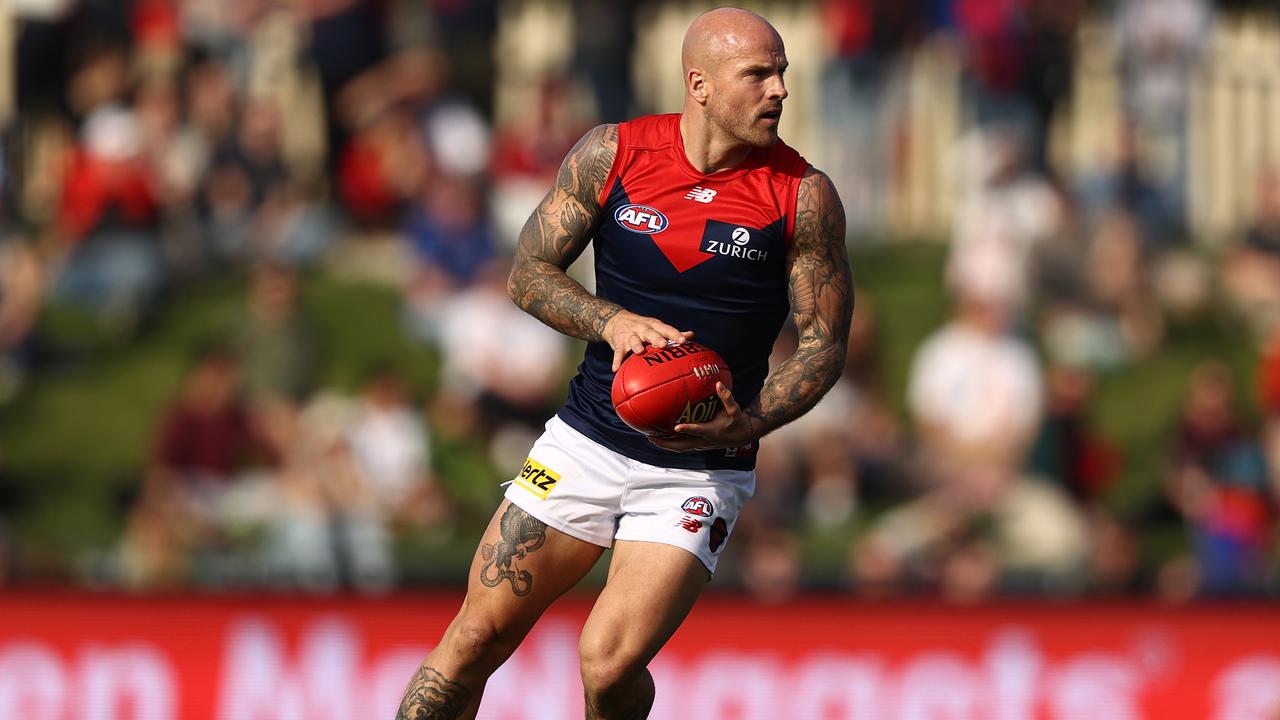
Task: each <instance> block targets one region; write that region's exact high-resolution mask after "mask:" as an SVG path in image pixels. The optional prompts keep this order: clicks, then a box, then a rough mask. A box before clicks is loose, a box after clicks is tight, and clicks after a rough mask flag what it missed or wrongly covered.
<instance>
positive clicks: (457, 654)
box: [441, 612, 525, 673]
mask: <svg viewBox="0 0 1280 720" xmlns="http://www.w3.org/2000/svg"><path fill="white" fill-rule="evenodd" d="M524 635H525V634H524V633H523V632H516V631H514V630H512V629H510V628H503V627H501V626H499V625H498V624H496V623H494V622H493V621H492V620H491V619H490V618H487V617H484V616H483V615H479V614H475V613H466V612H464V613H462V614H461V615H459V616H458V617H457V619H455V620H454V622H453V625H451V626H450V627H449V631H448V632H447V633H445V636H444V638H443V639H442V641H441V645H443V646H445V648H447V650H448V651H449V652H451V653H452V654H453V656H454V659H455V661H456V662H457V663H458V664H460V665H462V666H463V667H465V668H467V669H470V670H479V671H481V672H485V673H488V672H492V671H494V670H496V669H497V668H498V666H499V665H501V664H502V663H503V662H505V661H506V659H507V658H508V657H510V655H511V653H513V652H515V649H516V647H517V646H518V645H519V644H520V641H521V640H523V639H524Z"/></svg>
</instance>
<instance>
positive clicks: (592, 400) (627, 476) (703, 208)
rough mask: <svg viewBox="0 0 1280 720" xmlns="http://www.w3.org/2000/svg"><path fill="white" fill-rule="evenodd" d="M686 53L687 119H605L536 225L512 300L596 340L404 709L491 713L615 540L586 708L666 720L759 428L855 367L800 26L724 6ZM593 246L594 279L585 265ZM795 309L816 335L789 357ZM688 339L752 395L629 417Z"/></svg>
mask: <svg viewBox="0 0 1280 720" xmlns="http://www.w3.org/2000/svg"><path fill="white" fill-rule="evenodd" d="M681 61H682V65H683V68H684V80H685V101H684V110H683V112H682V113H681V114H679V115H675V114H672V115H659V116H650V117H642V118H637V119H636V120H632V121H630V122H625V123H621V124H618V125H601V126H598V127H596V128H595V129H593V130H591V131H589V132H588V133H587V134H586V135H585V136H584V137H583V138H582V139H581V140H580V141H579V142H578V144H577V145H575V146H574V148H573V149H572V150H571V151H570V152H569V154H568V156H566V158H565V160H564V163H563V164H562V165H561V168H560V173H559V176H558V177H557V179H556V182H555V185H554V187H553V188H552V189H551V191H550V192H549V193H547V195H546V197H545V198H544V199H543V200H542V202H541V204H540V205H539V206H538V207H537V209H536V210H535V211H534V213H533V215H532V216H531V217H530V218H529V221H528V222H527V223H526V224H525V227H524V230H523V231H522V232H521V234H520V238H519V242H518V246H517V249H516V257H515V261H514V265H513V269H512V272H511V275H510V278H509V280H508V284H507V289H508V293H509V294H510V295H511V297H512V299H513V300H514V301H515V302H516V304H517V305H519V306H520V307H521V308H522V309H523V310H525V311H526V312H528V313H530V314H531V315H533V316H534V317H536V318H538V319H539V320H541V321H542V322H543V323H545V324H547V325H549V326H551V327H552V328H554V329H556V330H558V331H560V332H562V333H564V334H566V335H569V336H571V337H575V338H579V339H582V340H585V341H586V342H587V349H586V354H585V357H584V360H583V363H582V365H581V366H580V368H579V373H578V376H577V377H576V378H574V380H573V381H572V382H571V383H570V387H569V398H568V400H567V401H566V402H565V404H564V406H562V407H561V409H560V411H559V413H558V414H557V416H556V417H554V418H552V419H551V421H549V422H548V423H547V426H546V428H547V429H546V432H545V433H544V434H543V435H542V437H541V438H539V439H538V441H537V442H536V443H535V444H534V447H533V449H532V450H531V451H530V455H529V459H528V460H527V461H526V463H525V465H524V468H523V469H522V471H521V472H520V473H519V474H517V475H516V477H515V479H514V480H513V482H512V484H511V486H510V487H509V488H508V490H507V493H506V499H505V500H504V501H503V503H502V504H501V505H500V506H499V507H498V509H497V511H496V513H495V514H494V517H493V520H492V522H491V523H490V525H489V528H488V529H487V530H486V531H485V534H484V537H483V538H482V539H481V541H480V548H479V550H478V551H477V553H476V556H475V560H474V561H473V573H472V581H471V582H470V583H469V586H468V589H467V597H466V599H465V600H464V601H463V604H462V609H461V610H460V611H459V612H458V615H457V616H456V617H455V618H454V620H453V622H452V623H451V624H450V625H449V628H448V629H447V630H446V631H445V633H444V636H443V638H441V639H440V642H439V643H438V644H437V645H436V647H435V650H433V651H432V652H431V654H430V655H429V656H428V657H427V659H426V660H425V661H424V662H423V663H422V665H421V666H420V667H419V669H418V671H417V673H416V674H415V675H414V677H413V678H412V680H411V681H410V683H409V686H408V688H407V690H406V692H405V695H404V698H403V700H402V702H401V705H400V711H399V714H398V716H397V717H399V718H404V719H405V720H408V719H409V718H428V717H429V718H440V719H441V720H444V719H446V718H474V717H475V716H476V713H477V712H478V710H479V707H480V701H481V695H482V693H483V691H484V687H485V683H486V682H487V681H488V679H489V676H490V675H491V674H492V673H493V672H494V671H495V670H496V669H497V668H498V666H500V665H501V664H502V663H503V662H504V661H505V660H506V659H507V657H509V656H510V654H511V653H512V652H514V650H515V649H516V647H517V646H518V645H519V644H520V642H521V641H522V640H523V639H524V637H525V634H526V633H527V632H528V631H529V630H530V629H531V628H532V627H533V625H534V623H535V622H537V620H538V618H539V616H541V614H542V612H543V611H544V610H545V609H546V608H547V607H548V606H549V605H550V604H551V603H552V602H553V601H554V600H555V599H556V598H557V597H559V596H560V595H561V594H562V593H564V592H565V591H567V590H568V589H569V588H571V587H573V586H574V585H576V584H577V583H578V581H579V580H581V579H582V577H583V576H584V575H585V574H586V573H587V572H588V571H589V570H590V569H591V568H592V567H593V566H594V565H595V564H596V562H597V561H598V560H599V559H600V556H601V555H602V554H603V553H604V550H605V549H606V548H607V547H609V546H612V547H613V556H612V559H611V565H610V568H609V577H608V580H607V582H606V584H605V587H604V590H603V591H602V592H601V594H600V596H599V598H598V599H597V600H596V603H595V606H594V608H593V609H592V611H591V615H590V617H588V619H587V621H586V625H585V626H584V627H583V630H582V637H581V640H580V643H579V657H580V664H581V667H580V670H581V675H582V682H583V686H584V689H585V692H586V716H587V718H588V720H604V719H606V718H643V717H647V716H648V713H649V710H650V708H651V707H652V705H653V702H654V696H655V687H654V681H653V676H652V675H651V674H650V673H649V671H648V670H647V669H646V666H647V665H648V664H649V661H650V660H651V659H652V658H653V657H654V656H655V655H656V654H657V652H658V650H659V649H660V648H661V647H662V646H663V645H664V644H665V643H666V641H667V639H668V638H669V637H671V635H672V634H673V633H674V632H675V631H676V628H678V627H679V626H680V624H681V623H682V622H683V621H684V618H685V616H686V615H687V614H688V612H689V610H690V609H691V608H692V606H693V604H694V602H695V601H696V600H697V598H698V596H699V595H700V594H701V592H702V588H703V587H704V586H705V585H706V583H707V580H708V579H709V577H710V574H711V573H712V572H714V570H715V566H716V559H717V558H718V555H719V553H720V551H721V550H722V549H723V547H724V545H725V542H726V540H727V539H728V537H729V534H730V533H731V532H732V530H733V525H734V523H735V522H736V520H737V517H738V512H739V509H740V508H741V506H742V504H743V503H744V502H745V501H746V499H747V498H748V497H749V496H750V495H751V493H752V492H753V490H754V487H755V470H754V468H755V448H756V443H757V441H759V440H760V438H761V437H762V436H764V435H766V434H767V433H769V432H770V431H772V430H774V429H776V428H778V427H779V426H781V425H784V424H786V423H788V422H790V421H791V420H794V419H795V418H797V417H799V416H800V415H802V414H803V413H805V412H807V411H808V410H809V408H811V407H813V405H814V404H815V403H817V402H818V400H819V398H821V397H822V395H823V394H824V393H825V392H826V391H827V390H828V389H829V388H830V387H831V386H832V385H833V384H834V383H835V381H836V379H837V378H838V377H839V375H840V372H841V370H842V369H843V366H844V359H845V354H846V346H847V342H848V334H849V323H850V318H851V317H852V313H853V290H852V281H851V279H850V270H849V260H848V256H847V254H846V249H845V224H844V223H845V219H844V210H843V207H842V206H841V204H840V200H839V198H838V197H837V196H836V192H835V188H834V187H833V186H832V183H831V181H830V180H829V179H828V178H827V176H826V175H825V174H823V173H822V172H819V171H818V170H816V169H814V168H813V167H811V166H810V165H809V164H808V162H806V161H805V160H804V158H802V157H800V155H799V154H798V153H796V152H795V151H794V150H792V149H791V148H789V147H787V145H786V144H785V143H783V142H782V141H781V140H779V138H778V124H779V122H780V119H781V115H782V107H783V101H784V100H785V99H786V97H787V89H786V85H785V83H784V82H783V73H784V72H785V71H786V69H787V64H788V63H787V57H786V51H785V49H784V47H783V43H782V38H781V37H780V36H779V34H778V32H777V31H776V30H775V29H774V28H773V27H772V26H771V25H770V24H769V23H768V21H766V20H765V19H764V18H762V17H760V16H759V15H757V14H755V13H752V12H749V11H746V10H740V9H736V8H720V9H717V10H712V11H711V12H708V13H706V14H704V15H702V16H700V17H699V18H698V19H697V20H695V21H694V22H693V24H692V25H691V26H690V27H689V30H688V32H687V33H686V35H685V39H684V43H683V46H682V48H681ZM589 242H594V244H595V245H594V247H595V269H596V273H595V274H596V283H595V294H592V293H590V292H588V291H587V290H586V289H585V288H584V287H583V286H582V285H580V284H578V283H577V282H576V281H574V280H573V279H572V278H570V277H569V276H568V275H567V274H566V272H565V270H566V269H567V268H568V267H569V265H570V264H571V263H572V262H573V261H574V260H575V259H576V258H577V257H578V256H579V255H580V254H581V253H582V251H583V250H584V248H585V247H586V245H587V244H588V243H589ZM788 312H790V314H791V316H792V318H793V319H794V321H795V325H796V327H797V329H798V331H799V343H798V347H797V349H796V351H795V353H794V354H792V355H791V356H790V357H789V358H786V359H785V360H783V361H782V362H781V364H779V365H778V367H777V368H776V369H774V370H773V371H772V372H770V370H769V363H768V361H769V355H770V351H771V349H772V347H773V344H774V340H775V339H776V337H777V335H778V331H779V330H780V329H781V327H782V324H783V322H784V320H785V319H786V317H787V314H788ZM689 338H695V339H696V340H697V341H698V342H699V343H703V344H705V345H706V346H707V347H711V348H713V349H715V350H716V351H717V352H718V353H720V354H721V355H722V356H723V357H724V359H725V361H726V363H727V364H728V366H729V367H730V368H731V369H732V372H733V389H732V391H731V390H730V389H729V388H728V387H726V386H725V385H724V384H720V385H719V386H718V388H717V392H718V395H719V398H720V401H721V404H722V410H723V411H722V412H720V413H718V414H717V415H716V417H714V418H713V419H711V420H710V421H708V422H705V423H697V424H680V425H677V426H676V427H675V428H674V430H675V431H676V436H674V437H670V438H661V439H659V438H652V437H645V436H642V435H640V434H638V433H636V432H635V431H633V430H630V429H629V428H627V427H626V426H625V425H624V424H623V423H622V421H621V420H619V418H618V417H617V414H616V413H615V412H614V410H613V407H612V403H611V402H610V399H609V387H610V384H611V382H612V379H613V375H614V373H615V372H616V371H617V369H618V367H619V365H620V364H621V362H622V360H623V359H624V358H625V357H626V356H627V355H628V354H629V353H640V352H642V351H643V350H644V348H645V346H646V345H656V346H659V347H664V346H667V345H669V344H679V343H682V342H684V341H685V340H687V339H689ZM519 351H520V348H512V352H519ZM531 361H534V360H532V359H531Z"/></svg>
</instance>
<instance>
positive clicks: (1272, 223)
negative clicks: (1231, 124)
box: [1222, 168, 1280, 341]
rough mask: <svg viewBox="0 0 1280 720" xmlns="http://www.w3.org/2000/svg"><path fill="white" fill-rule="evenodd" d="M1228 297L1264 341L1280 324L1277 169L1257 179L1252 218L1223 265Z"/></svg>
mask: <svg viewBox="0 0 1280 720" xmlns="http://www.w3.org/2000/svg"><path fill="white" fill-rule="evenodd" d="M1222 279H1223V283H1224V284H1225V286H1226V290H1227V294H1228V297H1229V298H1230V300H1231V302H1232V304H1233V305H1234V306H1235V308H1236V310H1237V311H1238V312H1240V313H1241V314H1242V315H1243V316H1244V318H1245V320H1246V321H1247V322H1248V323H1249V326H1250V329H1252V330H1253V332H1254V334H1255V337H1257V338H1258V339H1259V340H1262V341H1265V340H1266V339H1267V338H1268V337H1270V336H1271V334H1272V332H1273V331H1274V330H1275V329H1276V328H1277V327H1280V169H1276V168H1273V169H1270V170H1268V171H1266V172H1264V173H1262V174H1261V175H1260V176H1259V178H1258V182H1257V191H1256V201H1255V219H1254V221H1253V223H1252V224H1251V225H1250V226H1249V228H1248V230H1246V231H1245V233H1244V238H1243V240H1242V241H1241V242H1239V243H1237V244H1236V246H1235V247H1233V248H1231V249H1230V250H1229V251H1228V252H1227V254H1226V257H1225V258H1224V259H1223V264H1222Z"/></svg>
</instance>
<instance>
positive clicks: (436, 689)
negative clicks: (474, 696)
mask: <svg viewBox="0 0 1280 720" xmlns="http://www.w3.org/2000/svg"><path fill="white" fill-rule="evenodd" d="M470 703H471V693H470V691H468V690H467V689H466V688H465V687H463V686H462V685H461V684H459V683H456V682H453V681H452V680H446V679H445V677H444V676H443V675H441V674H440V673H439V672H437V671H436V670H435V668H431V667H427V666H426V665H423V666H422V667H420V668H418V672H417V673H415V674H414V676H413V680H411V681H409V688H408V689H407V690H405V692H404V699H403V700H401V701H400V712H398V713H396V720H456V718H460V717H462V713H463V712H465V711H466V709H467V705H469V704H470Z"/></svg>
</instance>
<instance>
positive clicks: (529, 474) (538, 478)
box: [515, 458, 560, 500]
mask: <svg viewBox="0 0 1280 720" xmlns="http://www.w3.org/2000/svg"><path fill="white" fill-rule="evenodd" d="M558 482H560V475H559V473H554V472H551V470H549V469H547V466H546V465H543V464H542V463H540V462H538V461H537V460H534V459H533V458H529V459H527V460H525V461H524V467H523V468H521V469H520V474H519V475H517V476H516V479H515V483H516V484H517V485H519V486H520V487H522V488H524V489H525V490H528V491H529V492H531V493H533V494H534V495H537V496H538V497H539V498H540V499H542V500H546V499H547V496H548V495H550V494H551V491H552V490H554V489H555V487H556V483H558Z"/></svg>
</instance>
